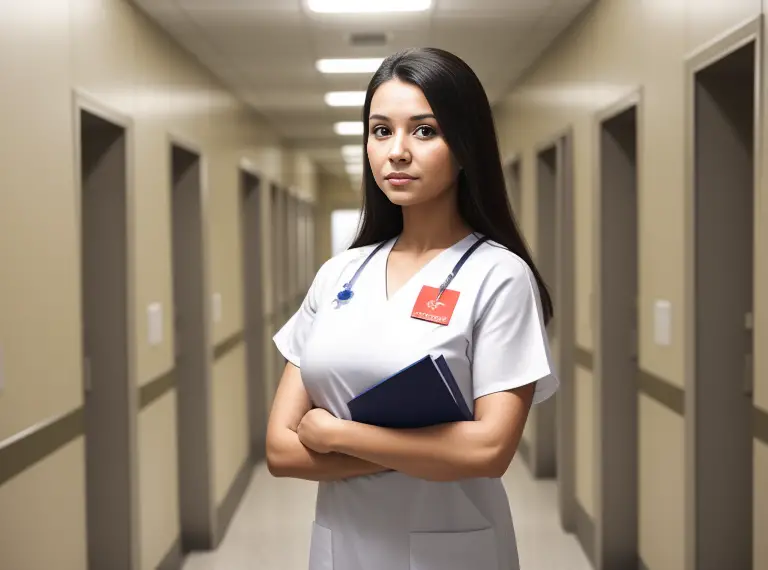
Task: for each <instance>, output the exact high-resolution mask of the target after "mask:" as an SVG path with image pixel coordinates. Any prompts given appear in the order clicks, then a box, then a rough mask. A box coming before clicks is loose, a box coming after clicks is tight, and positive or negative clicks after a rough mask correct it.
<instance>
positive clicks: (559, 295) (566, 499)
mask: <svg viewBox="0 0 768 570" xmlns="http://www.w3.org/2000/svg"><path fill="white" fill-rule="evenodd" d="M573 141H574V128H573V126H572V125H570V124H569V125H566V126H565V127H563V128H561V129H559V130H557V131H555V132H554V133H552V134H551V135H550V136H549V137H547V138H545V139H544V140H543V141H542V142H540V143H539V144H537V145H536V146H535V148H534V154H533V159H534V162H533V166H532V167H531V168H532V169H533V177H534V181H535V182H534V184H535V186H536V193H535V196H536V200H535V207H536V210H535V211H536V216H535V218H536V236H537V239H536V242H537V246H538V235H539V193H538V161H539V155H540V154H541V153H542V152H546V151H548V150H550V149H554V151H555V160H556V164H557V172H556V179H555V214H556V219H555V222H556V226H555V231H556V239H555V259H554V273H555V291H554V295H553V299H552V301H553V304H554V306H555V313H556V314H557V313H558V312H559V310H560V307H566V308H567V310H566V311H563V312H562V313H561V314H562V315H565V318H563V317H562V316H561V317H560V318H559V319H558V338H557V354H556V355H555V362H556V365H557V367H558V370H557V372H558V377H559V379H560V388H559V390H558V392H559V394H558V396H557V402H556V410H555V425H556V431H555V457H556V468H555V470H556V474H557V480H558V487H559V493H558V504H559V511H560V524H561V525H562V527H563V529H564V530H566V531H568V532H574V531H575V529H576V520H577V517H576V460H575V453H576V438H575V433H574V431H575V430H574V427H575V421H576V414H575V412H576V400H575V387H574V379H575V377H576V374H575V367H576V355H575V344H576V297H575V287H576V273H575V260H576V250H575V234H576V231H575V230H576V228H575V222H576V212H575V184H574V183H575V180H574V176H573V171H574V144H573ZM515 160H516V161H518V162H519V164H520V168H521V170H522V156H520V155H518V154H515V155H512V157H511V160H509V161H508V162H507V163H506V165H509V164H512V163H513V162H514V161H515ZM521 183H522V171H521ZM567 187H570V196H567V198H568V203H565V202H564V198H565V195H564V192H563V189H564V188H567ZM521 203H523V204H524V202H523V193H522V192H521ZM523 207H525V206H523ZM568 210H570V211H569V212H568ZM567 212H568V213H569V217H568V218H567V220H566V218H565V214H566V213H567ZM564 221H567V222H568V223H569V224H570V233H571V237H572V238H574V239H572V240H571V246H572V247H573V248H574V249H573V251H572V253H571V259H570V262H571V264H572V267H571V268H570V271H569V273H570V277H569V278H568V279H566V280H564V274H563V249H562V246H563V233H562V227H561V226H562V224H563V222H564ZM558 222H559V223H558ZM568 281H570V283H569V282H568ZM563 331H566V334H565V336H564V335H563ZM564 341H565V342H564ZM564 426H568V428H567V429H564ZM534 445H535V443H534ZM532 453H534V452H533V451H532Z"/></svg>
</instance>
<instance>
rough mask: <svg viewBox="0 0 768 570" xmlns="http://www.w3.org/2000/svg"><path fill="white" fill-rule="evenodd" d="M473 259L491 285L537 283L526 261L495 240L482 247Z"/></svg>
mask: <svg viewBox="0 0 768 570" xmlns="http://www.w3.org/2000/svg"><path fill="white" fill-rule="evenodd" d="M473 257H476V259H475V262H476V266H477V270H478V271H479V273H480V274H481V275H484V279H485V281H486V282H488V284H489V285H494V286H501V285H503V284H505V283H509V282H511V281H517V282H518V283H521V282H522V283H532V282H535V277H534V274H533V271H532V270H531V267H530V266H529V265H528V264H527V263H526V262H525V260H524V259H523V258H522V257H520V256H519V255H517V254H516V253H514V252H512V251H510V250H509V249H507V248H506V247H505V246H503V245H501V244H500V243H497V242H495V241H493V240H488V241H486V242H485V243H484V244H483V245H481V246H480V247H479V248H478V249H477V252H476V254H475V256H473Z"/></svg>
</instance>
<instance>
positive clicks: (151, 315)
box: [147, 303, 163, 346]
mask: <svg viewBox="0 0 768 570" xmlns="http://www.w3.org/2000/svg"><path fill="white" fill-rule="evenodd" d="M147 329H148V330H147V339H148V340H149V345H150V346H157V345H158V344H160V343H161V342H163V306H162V305H161V304H160V303H152V304H151V305H149V306H148V307H147Z"/></svg>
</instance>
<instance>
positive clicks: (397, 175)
mask: <svg viewBox="0 0 768 570" xmlns="http://www.w3.org/2000/svg"><path fill="white" fill-rule="evenodd" d="M384 178H385V180H416V177H415V176H411V175H410V174H406V173H405V172H392V173H391V174H387V175H386V176H385V177H384Z"/></svg>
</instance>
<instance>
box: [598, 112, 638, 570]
mask: <svg viewBox="0 0 768 570" xmlns="http://www.w3.org/2000/svg"><path fill="white" fill-rule="evenodd" d="M637 123H638V118H637V105H636V104H631V105H628V106H626V107H625V108H623V109H622V110H620V111H618V112H616V114H614V115H613V116H610V117H607V118H605V119H604V120H603V121H602V122H601V123H600V132H599V136H600V139H599V144H600V146H599V168H600V173H599V177H600V189H599V204H598V224H599V226H600V234H599V235H600V242H599V251H598V256H599V270H598V271H599V272H598V277H597V278H598V280H599V284H598V291H599V299H598V303H600V310H599V322H598V327H597V331H598V334H599V339H598V342H597V346H598V347H599V349H598V352H597V355H596V358H597V367H596V373H595V390H596V404H597V405H596V407H597V414H596V416H597V422H596V423H597V425H596V429H595V434H596V437H597V445H596V446H595V458H596V469H597V473H596V480H597V485H596V487H597V489H598V492H597V500H596V509H595V510H596V513H595V515H596V519H597V520H596V521H595V527H596V533H597V536H596V546H595V548H596V555H595V557H596V566H597V567H598V568H602V569H605V570H611V569H615V570H620V569H623V568H627V567H631V566H632V565H633V564H635V565H636V564H637V555H638V545H637V535H638V516H639V514H638V475H637V474H638V397H639V396H638V381H637V379H638V307H637V298H638V291H639V285H638V263H639V253H638V200H637V139H638V130H637Z"/></svg>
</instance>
